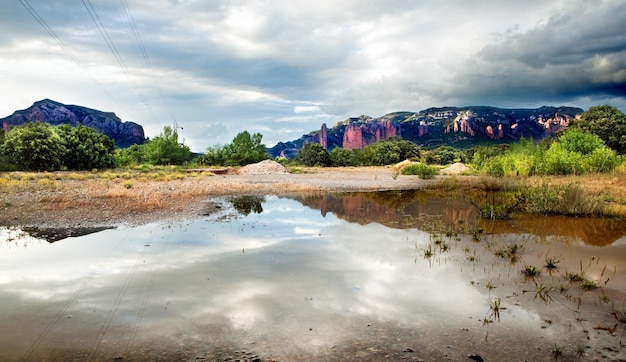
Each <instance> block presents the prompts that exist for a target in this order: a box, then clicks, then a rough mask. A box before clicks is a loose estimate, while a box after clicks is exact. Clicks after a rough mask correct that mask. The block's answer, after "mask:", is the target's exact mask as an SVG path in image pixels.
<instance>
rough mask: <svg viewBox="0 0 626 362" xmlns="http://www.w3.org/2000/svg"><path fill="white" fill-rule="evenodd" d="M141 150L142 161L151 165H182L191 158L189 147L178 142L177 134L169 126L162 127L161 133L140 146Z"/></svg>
mask: <svg viewBox="0 0 626 362" xmlns="http://www.w3.org/2000/svg"><path fill="white" fill-rule="evenodd" d="M141 149H142V151H143V152H142V153H143V159H144V161H145V162H148V163H150V164H153V165H182V164H184V163H185V162H189V161H191V158H192V157H193V154H192V153H191V150H190V149H189V147H188V146H187V145H185V144H183V143H180V142H178V132H176V131H174V130H173V129H172V127H170V126H165V127H163V132H162V133H161V134H160V135H158V136H157V137H155V138H153V139H151V140H149V141H148V142H146V143H144V144H143V145H141Z"/></svg>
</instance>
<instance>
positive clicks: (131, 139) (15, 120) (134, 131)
mask: <svg viewBox="0 0 626 362" xmlns="http://www.w3.org/2000/svg"><path fill="white" fill-rule="evenodd" d="M35 121H39V122H45V123H49V124H51V125H53V126H57V125H61V124H69V125H72V126H78V125H79V124H82V125H84V126H87V127H90V128H93V129H94V130H96V131H98V132H100V133H103V134H105V135H107V136H109V137H110V138H111V139H113V141H115V145H116V146H118V147H126V146H129V145H131V144H141V143H143V142H145V136H144V132H143V127H142V126H141V125H139V124H137V123H134V122H122V120H121V119H120V118H119V117H117V116H116V115H115V113H112V112H101V111H98V110H95V109H90V108H85V107H81V106H74V105H65V104H62V103H59V102H55V101H52V100H50V99H44V100H41V101H39V102H35V103H33V105H32V106H30V107H29V108H27V109H24V110H20V111H16V112H14V113H13V114H12V115H10V116H8V117H5V118H2V119H0V122H1V123H2V127H3V128H4V130H5V131H8V130H9V128H11V127H12V126H18V125H21V124H24V123H28V122H35Z"/></svg>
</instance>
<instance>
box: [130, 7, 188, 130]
mask: <svg viewBox="0 0 626 362" xmlns="http://www.w3.org/2000/svg"><path fill="white" fill-rule="evenodd" d="M120 1H121V3H122V7H123V8H124V11H125V13H126V17H127V18H128V23H129V24H130V27H131V29H132V30H133V34H134V35H135V40H136V41H137V45H138V47H139V52H140V53H141V56H142V57H143V59H144V61H145V63H146V68H147V69H148V70H149V71H150V75H151V76H152V80H153V81H154V84H155V87H156V88H157V91H158V92H159V96H160V97H161V100H162V101H163V104H164V105H165V108H166V109H167V111H168V113H169V114H170V116H171V117H172V118H173V119H174V120H175V119H176V117H175V116H174V114H173V113H172V111H171V109H170V107H169V104H168V102H167V99H166V98H165V95H164V94H163V90H162V89H161V86H160V85H159V82H158V81H157V78H156V76H155V73H156V72H155V71H154V68H153V67H152V62H151V61H150V57H149V56H148V52H147V51H146V47H145V46H144V44H143V41H142V40H141V36H140V35H139V29H138V28H137V23H136V22H135V19H134V17H133V14H132V12H131V11H130V7H129V6H128V2H127V1H126V0H120Z"/></svg>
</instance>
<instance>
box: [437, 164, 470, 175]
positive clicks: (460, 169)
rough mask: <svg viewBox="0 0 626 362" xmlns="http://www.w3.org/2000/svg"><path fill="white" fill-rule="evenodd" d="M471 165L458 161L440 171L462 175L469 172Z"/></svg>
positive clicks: (445, 173)
mask: <svg viewBox="0 0 626 362" xmlns="http://www.w3.org/2000/svg"><path fill="white" fill-rule="evenodd" d="M469 170H470V169H469V167H467V166H465V164H463V163H460V162H457V163H453V164H452V165H450V166H448V167H446V168H444V169H442V170H440V171H439V173H440V174H441V175H462V174H465V173H467V172H469Z"/></svg>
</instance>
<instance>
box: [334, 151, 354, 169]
mask: <svg viewBox="0 0 626 362" xmlns="http://www.w3.org/2000/svg"><path fill="white" fill-rule="evenodd" d="M330 162H331V164H332V165H333V166H336V167H342V166H356V165H357V160H356V153H355V151H353V150H349V149H346V148H341V147H337V148H334V149H333V150H332V151H330Z"/></svg>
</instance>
